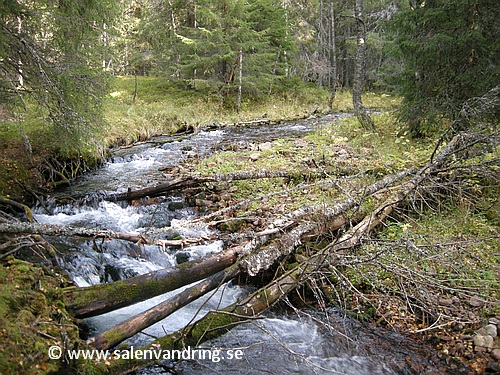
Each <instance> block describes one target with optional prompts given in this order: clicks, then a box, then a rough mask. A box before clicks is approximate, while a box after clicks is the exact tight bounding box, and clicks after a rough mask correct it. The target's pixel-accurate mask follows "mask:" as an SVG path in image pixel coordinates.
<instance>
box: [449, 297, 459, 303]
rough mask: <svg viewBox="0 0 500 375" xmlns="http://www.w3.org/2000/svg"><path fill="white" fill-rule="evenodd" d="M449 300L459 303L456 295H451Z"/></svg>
mask: <svg viewBox="0 0 500 375" xmlns="http://www.w3.org/2000/svg"><path fill="white" fill-rule="evenodd" d="M451 302H452V303H460V298H458V297H457V296H453V297H451Z"/></svg>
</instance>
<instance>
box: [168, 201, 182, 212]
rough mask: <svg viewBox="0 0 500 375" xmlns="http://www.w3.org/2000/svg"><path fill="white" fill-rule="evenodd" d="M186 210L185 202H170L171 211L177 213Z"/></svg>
mask: <svg viewBox="0 0 500 375" xmlns="http://www.w3.org/2000/svg"><path fill="white" fill-rule="evenodd" d="M182 208H184V202H170V203H169V204H168V209H169V210H170V211H176V210H180V209H182Z"/></svg>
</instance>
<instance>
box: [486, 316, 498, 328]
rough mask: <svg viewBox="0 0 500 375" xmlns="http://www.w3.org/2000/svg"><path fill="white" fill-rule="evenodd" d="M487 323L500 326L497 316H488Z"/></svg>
mask: <svg viewBox="0 0 500 375" xmlns="http://www.w3.org/2000/svg"><path fill="white" fill-rule="evenodd" d="M488 323H490V324H494V325H496V326H497V327H498V326H500V319H498V318H490V320H489V321H488Z"/></svg>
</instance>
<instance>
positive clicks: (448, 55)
mask: <svg viewBox="0 0 500 375" xmlns="http://www.w3.org/2000/svg"><path fill="white" fill-rule="evenodd" d="M499 18H500V14H499V7H498V4H497V2H496V1H492V0H474V1H472V2H471V1H468V0H452V1H442V0H435V1H427V2H425V3H422V5H420V6H417V7H416V8H414V9H413V8H412V9H410V8H406V9H403V10H402V11H401V12H400V13H399V14H397V15H396V16H395V17H394V21H393V24H392V27H393V32H394V34H395V42H396V46H397V48H396V50H395V51H393V52H395V54H396V55H397V56H399V57H401V58H402V59H403V60H404V64H405V65H404V70H403V72H402V74H401V75H400V76H399V85H400V90H401V94H402V95H403V98H404V99H403V103H402V108H401V111H400V118H401V119H402V120H404V121H406V122H407V123H408V125H409V128H410V130H411V134H412V135H413V136H421V135H423V134H425V133H427V132H428V131H429V130H432V129H433V127H434V126H435V125H436V123H437V122H438V121H439V120H440V119H441V118H442V117H444V118H447V119H451V120H453V119H454V118H455V117H456V116H457V114H458V112H459V110H460V107H461V105H462V103H464V102H465V101H466V100H467V99H470V98H472V97H477V96H481V95H483V94H485V93H486V92H487V91H489V90H490V89H492V88H493V87H495V86H497V85H499V84H500V79H499V68H498V63H497V62H498V61H499V59H500V54H499V53H500V49H499V43H498V40H499V38H500V29H499V28H498V19H499Z"/></svg>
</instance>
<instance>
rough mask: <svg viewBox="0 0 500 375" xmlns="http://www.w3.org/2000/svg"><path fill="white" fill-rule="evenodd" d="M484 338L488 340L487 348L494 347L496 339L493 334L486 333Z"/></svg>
mask: <svg viewBox="0 0 500 375" xmlns="http://www.w3.org/2000/svg"><path fill="white" fill-rule="evenodd" d="M484 340H485V342H486V345H485V347H486V348H488V349H493V348H494V347H495V339H494V338H493V336H490V335H486V336H484Z"/></svg>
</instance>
